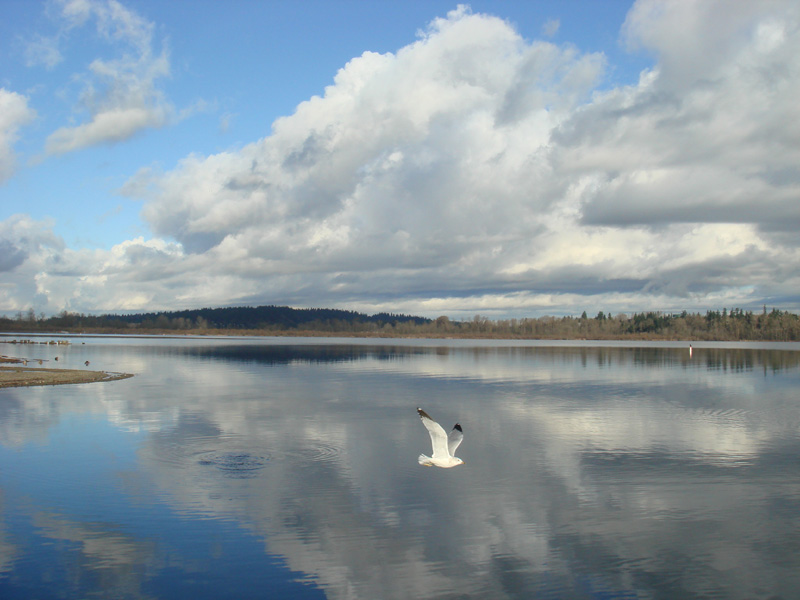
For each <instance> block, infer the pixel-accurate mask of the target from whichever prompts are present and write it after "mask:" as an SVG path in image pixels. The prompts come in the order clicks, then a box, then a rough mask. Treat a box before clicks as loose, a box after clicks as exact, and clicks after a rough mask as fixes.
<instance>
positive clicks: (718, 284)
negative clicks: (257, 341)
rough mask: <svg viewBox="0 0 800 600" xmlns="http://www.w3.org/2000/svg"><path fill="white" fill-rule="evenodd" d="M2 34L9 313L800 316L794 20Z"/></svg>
mask: <svg viewBox="0 0 800 600" xmlns="http://www.w3.org/2000/svg"><path fill="white" fill-rule="evenodd" d="M0 17H2V18H0V64H2V67H0V107H2V109H3V110H0V314H3V313H5V314H14V313H15V312H17V311H24V310H27V309H28V308H34V310H36V311H37V312H40V311H43V312H45V313H48V314H49V313H54V312H59V311H61V310H71V311H79V312H118V311H132V310H133V311H136V310H160V309H173V308H174V309H178V308H192V307H201V306H226V305H241V304H251V305H252V304H289V305H293V306H338V307H343V308H353V309H356V310H364V311H366V312H374V311H380V310H390V311H402V312H411V313H415V314H425V315H429V316H436V315H439V314H446V315H449V316H452V317H464V316H469V315H472V314H476V313H480V314H485V315H488V316H490V317H504V316H538V315H542V314H580V312H582V311H583V310H588V311H590V312H591V311H595V310H601V309H602V310H604V311H607V312H612V313H616V312H630V311H634V310H637V311H638V310H676V309H677V310H682V309H684V308H685V309H689V310H705V309H706V308H719V307H721V306H741V307H760V306H761V305H762V304H763V303H766V304H768V305H770V306H778V307H781V308H788V309H795V308H796V307H797V299H798V293H797V290H798V289H800V274H798V264H799V263H800V260H798V258H799V257H800V254H798V248H797V242H796V240H795V238H796V237H797V236H795V235H794V232H795V231H796V227H797V225H798V220H800V214H799V213H800V209H799V208H798V189H799V187H800V174H799V173H798V167H797V165H798V164H800V161H798V160H797V159H798V156H797V154H798V147H800V143H798V142H800V135H798V132H797V130H796V127H795V126H793V125H792V123H796V122H797V121H798V119H797V117H798V109H797V108H795V104H796V102H794V101H793V98H794V97H796V92H797V91H798V81H800V75H798V70H799V67H798V59H797V58H796V54H797V53H795V50H797V49H798V45H799V44H798V23H799V18H798V10H797V8H796V6H795V5H794V3H792V2H781V1H775V2H764V3H751V2H736V1H727V0H726V1H719V2H715V1H711V0H709V1H705V2H696V3H662V2H657V1H655V0H642V1H639V2H636V3H633V2H590V1H586V2H580V1H577V0H575V1H573V2H513V1H507V2H504V1H498V2H472V3H470V4H468V5H457V4H455V3H447V2H438V1H428V2H422V1H418V2H361V1H338V2H337V1H329V2H321V1H319V2H317V1H307V2H243V1H240V2H226V3H221V2H210V1H208V2H205V1H199V2H188V1H187V2H116V1H108V0H64V1H52V2H23V1H17V0H11V1H8V0H7V1H5V2H2V3H0ZM793 94H794V95H793Z"/></svg>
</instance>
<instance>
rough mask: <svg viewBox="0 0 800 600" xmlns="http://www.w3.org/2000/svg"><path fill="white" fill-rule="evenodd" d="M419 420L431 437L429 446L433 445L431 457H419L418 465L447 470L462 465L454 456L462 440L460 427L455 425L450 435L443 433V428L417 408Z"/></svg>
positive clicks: (422, 455)
mask: <svg viewBox="0 0 800 600" xmlns="http://www.w3.org/2000/svg"><path fill="white" fill-rule="evenodd" d="M417 413H418V414H419V418H420V419H422V424H423V425H425V429H427V430H428V433H429V434H430V436H431V444H432V445H433V456H425V455H424V454H420V455H419V459H418V460H419V464H421V465H425V466H426V467H442V468H443V469H449V468H450V467H457V466H458V465H463V464H464V461H463V460H461V459H460V458H457V457H456V456H455V453H456V448H458V445H459V444H460V443H461V440H463V439H464V432H463V430H462V429H461V425H459V424H458V423H456V425H455V427H453V430H452V431H451V432H450V435H447V434H446V433H445V432H444V428H443V427H442V426H441V425H439V424H438V423H437V422H436V421H434V420H433V419H431V418H430V416H429V415H428V413H426V412H425V411H424V410H422V409H421V408H417Z"/></svg>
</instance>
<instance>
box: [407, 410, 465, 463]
mask: <svg viewBox="0 0 800 600" xmlns="http://www.w3.org/2000/svg"><path fill="white" fill-rule="evenodd" d="M417 413H418V414H419V418H420V419H422V424H423V425H425V429H427V430H428V433H429V434H430V436H431V444H432V445H433V454H432V455H431V458H447V457H448V456H450V453H449V452H448V450H447V445H448V441H447V434H446V433H445V431H444V428H443V427H442V426H441V425H439V424H438V423H437V422H436V421H434V420H433V419H431V417H430V415H428V413H426V412H425V411H424V410H422V409H421V408H417ZM460 441H461V440H459V442H460Z"/></svg>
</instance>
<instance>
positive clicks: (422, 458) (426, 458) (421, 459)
mask: <svg viewBox="0 0 800 600" xmlns="http://www.w3.org/2000/svg"><path fill="white" fill-rule="evenodd" d="M417 461H419V464H421V465H425V466H426V467H430V466H432V465H433V462H431V457H430V456H425V455H424V454H420V455H419V458H418V459H417Z"/></svg>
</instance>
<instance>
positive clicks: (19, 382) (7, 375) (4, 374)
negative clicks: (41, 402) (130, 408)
mask: <svg viewBox="0 0 800 600" xmlns="http://www.w3.org/2000/svg"><path fill="white" fill-rule="evenodd" d="M129 377H133V374H132V373H113V372H107V371H87V370H79V369H49V368H36V367H19V366H14V367H7V366H0V388H10V387H31V386H37V385H65V384H71V383H94V382H98V381H118V380H120V379H127V378H129Z"/></svg>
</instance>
